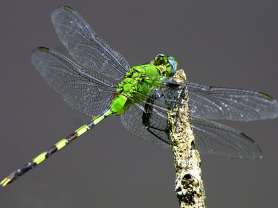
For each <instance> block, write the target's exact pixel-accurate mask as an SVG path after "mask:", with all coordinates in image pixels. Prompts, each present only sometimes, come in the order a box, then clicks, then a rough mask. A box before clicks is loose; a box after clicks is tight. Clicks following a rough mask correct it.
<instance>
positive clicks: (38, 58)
mask: <svg viewBox="0 0 278 208" xmlns="http://www.w3.org/2000/svg"><path fill="white" fill-rule="evenodd" d="M32 64H33V65H34V66H35V68H36V69H37V70H38V71H39V73H40V74H41V76H42V77H43V78H44V79H45V80H46V81H47V82H48V84H49V85H50V86H51V87H52V88H54V90H55V91H57V92H58V93H60V94H61V95H62V96H63V97H64V100H65V101H66V102H67V103H69V104H70V106H71V107H73V108H74V109H77V110H79V111H81V112H83V113H85V114H87V115H89V116H92V115H98V114H99V113H102V112H103V110H105V109H106V108H107V107H108V105H109V103H110V100H111V97H112V93H113V91H114V87H113V83H112V82H111V81H109V79H108V78H105V77H104V76H103V75H102V74H98V73H97V72H91V73H90V74H88V73H87V72H86V71H84V70H83V68H81V67H80V66H79V65H78V64H76V63H74V62H72V61H71V60H70V59H68V58H67V57H65V56H63V55H62V54H60V53H58V52H56V51H54V50H51V49H48V48H43V47H41V48H38V49H36V50H34V52H33V54H32Z"/></svg>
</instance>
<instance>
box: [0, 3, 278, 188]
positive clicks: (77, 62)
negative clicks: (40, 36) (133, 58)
mask: <svg viewBox="0 0 278 208" xmlns="http://www.w3.org/2000/svg"><path fill="white" fill-rule="evenodd" d="M51 20H52V23H53V26H54V29H55V31H56V33H57V35H58V37H59V39H60V41H61V42H62V44H63V45H64V46H65V47H66V49H67V51H68V53H69V54H68V55H67V56H65V55H63V54H61V53H59V52H57V51H55V50H52V49H49V48H46V47H39V48H37V49H36V50H34V52H33V54H32V63H33V65H34V66H35V68H36V70H38V71H39V73H40V74H41V76H42V77H43V78H44V79H45V80H46V81H47V82H48V84H49V85H50V86H51V87H52V88H54V90H55V91H57V92H58V93H60V94H61V95H62V96H63V98H64V100H65V101H66V102H67V103H68V104H69V105H70V106H71V107H72V108H74V109H77V110H79V111H81V112H83V113H85V114H86V115H88V116H91V117H92V119H91V121H90V122H89V123H88V124H85V125H82V126H81V127H79V128H78V129H76V130H75V131H74V132H73V133H71V134H69V135H68V136H66V137H63V138H61V139H60V140H59V141H58V142H57V143H56V144H54V145H53V146H52V147H50V148H49V149H48V150H46V151H44V152H42V153H41V154H39V155H37V156H36V157H34V158H33V159H32V160H31V161H30V162H28V163H27V164H25V165H24V166H23V167H22V168H20V169H17V170H15V171H14V172H12V173H11V174H10V175H8V176H7V177H6V178H4V179H3V180H2V181H1V182H0V186H2V187H6V186H7V185H8V184H10V183H11V182H13V181H15V180H16V179H17V178H19V177H20V176H22V175H23V174H25V173H26V172H28V171H29V170H31V169H33V168H34V167H36V166H38V165H39V164H41V163H43V162H44V161H45V160H46V159H47V158H49V157H50V156H52V155H53V154H54V153H56V152H58V151H59V150H61V149H63V148H64V147H66V146H67V145H68V144H70V143H72V142H73V141H75V140H76V139H77V138H78V137H79V136H81V135H83V134H84V133H85V132H87V131H89V130H91V129H92V128H93V127H94V126H96V125H97V124H99V123H100V122H101V121H103V120H104V119H105V118H107V117H110V116H120V118H121V121H122V123H123V125H124V126H125V127H126V128H127V129H128V130H130V131H131V132H132V133H134V134H135V135H137V136H140V137H142V138H145V139H148V140H149V139H150V140H153V141H156V142H157V143H162V144H166V145H169V144H170V141H169V137H168V124H167V112H168V111H169V107H171V105H173V104H175V105H176V104H178V103H177V102H178V101H177V99H175V98H176V96H177V94H178V92H179V91H180V89H183V90H184V89H185V90H186V91H187V92H188V96H189V107H190V114H191V125H192V128H193V131H194V134H195V137H196V146H197V147H198V149H199V150H200V152H201V153H210V154H216V155H222V156H228V157H237V158H249V159H256V158H261V156H262V153H261V150H260V148H259V147H258V145H257V144H256V143H255V142H254V140H252V139H251V138H250V137H248V136H247V135H245V134H244V133H242V132H240V131H238V130H235V129H233V128H231V127H228V126H225V125H223V124H220V123H217V122H215V121H212V120H233V121H253V120H261V119H273V118H276V117H278V103H277V101H276V100H274V99H273V98H272V97H271V96H269V95H268V94H266V93H262V92H255V91H249V90H239V89H228V88H218V87H210V86H206V85H201V84H196V83H191V82H187V83H186V84H184V85H179V84H178V83H175V82H174V81H173V79H171V77H172V76H173V74H175V72H176V70H177V61H176V59H175V58H174V57H172V56H168V55H165V54H158V55H157V56H155V57H154V58H153V59H152V60H150V62H149V63H147V64H143V65H137V66H133V67H130V66H129V64H128V62H127V61H126V60H125V58H124V57H123V56H122V55H121V54H120V53H119V52H117V51H115V50H114V49H112V48H111V47H110V46H109V45H108V44H107V43H106V42H105V41H104V40H103V39H101V38H100V37H99V36H98V35H97V34H96V33H95V31H94V30H93V29H92V28H91V27H90V26H89V25H88V23H87V22H86V21H85V20H84V19H83V18H82V17H81V16H80V14H79V13H78V12H77V11H75V10H74V9H72V8H71V7H70V6H63V7H60V8H57V9H56V10H54V12H53V13H52V15H51Z"/></svg>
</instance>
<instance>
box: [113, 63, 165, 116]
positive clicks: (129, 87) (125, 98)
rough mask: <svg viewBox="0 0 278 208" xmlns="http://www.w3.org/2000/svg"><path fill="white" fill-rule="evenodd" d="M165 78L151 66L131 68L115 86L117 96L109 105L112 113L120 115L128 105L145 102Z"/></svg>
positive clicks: (155, 67) (157, 68) (158, 69)
mask: <svg viewBox="0 0 278 208" xmlns="http://www.w3.org/2000/svg"><path fill="white" fill-rule="evenodd" d="M165 78H166V77H165V76H163V75H161V69H160V68H159V67H158V66H155V65H153V64H144V65H138V66H133V67H132V68H131V69H130V70H129V71H128V72H127V73H126V75H125V76H124V78H123V80H122V81H121V82H120V83H119V84H118V85H117V96H116V97H115V98H114V99H113V101H112V104H111V110H112V112H114V113H116V114H122V113H123V112H124V111H125V110H126V109H127V107H128V106H129V105H131V104H134V103H139V102H141V101H143V100H145V99H146V98H147V96H148V95H149V94H150V93H151V92H152V91H153V90H154V89H156V88H159V87H160V85H161V83H162V80H164V79H165Z"/></svg>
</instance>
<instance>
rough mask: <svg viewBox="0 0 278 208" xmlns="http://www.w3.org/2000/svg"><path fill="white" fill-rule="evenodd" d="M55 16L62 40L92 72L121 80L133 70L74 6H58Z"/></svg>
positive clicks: (79, 61)
mask: <svg viewBox="0 0 278 208" xmlns="http://www.w3.org/2000/svg"><path fill="white" fill-rule="evenodd" d="M51 20H52V23H53V26H54V29H55V31H56V33H57V35H58V37H59V39H60V41H61V42H62V43H63V45H64V46H65V47H66V48H67V49H68V51H69V54H70V55H71V56H72V57H73V59H74V60H75V61H76V62H77V63H78V64H79V65H81V66H83V67H84V70H86V72H87V73H88V74H90V73H91V71H93V70H94V71H97V72H100V73H105V74H106V75H107V76H110V77H111V78H113V79H115V80H120V79H121V78H122V77H123V75H124V74H125V72H126V71H128V70H129V65H128V62H127V61H126V60H125V59H124V57H123V56H122V55H120V53H118V52H116V51H115V50H113V49H112V48H111V47H110V46H109V45H108V44H107V43H106V42H105V41H104V40H102V39H101V38H100V37H99V36H98V35H97V34H96V33H95V31H93V30H92V28H91V27H90V26H89V24H88V23H87V22H86V21H85V20H84V19H83V18H82V17H81V16H80V15H79V13H78V12H77V11H75V10H73V9H72V8H71V7H69V6H63V7H60V8H58V9H56V10H55V11H54V12H53V13H52V15H51Z"/></svg>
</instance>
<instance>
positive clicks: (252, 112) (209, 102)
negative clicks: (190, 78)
mask: <svg viewBox="0 0 278 208" xmlns="http://www.w3.org/2000/svg"><path fill="white" fill-rule="evenodd" d="M187 87H188V91H189V106H190V109H191V115H192V116H193V117H200V118H206V119H212V120H233V121H253V120H261V119H271V118H277V117H278V102H277V100H274V99H273V98H272V97H271V96H269V95H267V94H265V93H262V92H255V91H249V90H240V89H228V88H218V87H210V86H206V85H200V84H196V83H188V84H187Z"/></svg>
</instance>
